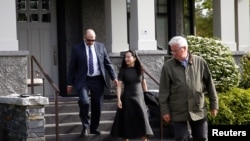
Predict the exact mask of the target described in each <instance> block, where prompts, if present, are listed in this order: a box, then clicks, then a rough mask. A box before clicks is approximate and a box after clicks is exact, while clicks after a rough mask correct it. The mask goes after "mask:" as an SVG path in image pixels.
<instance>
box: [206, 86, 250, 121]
mask: <svg viewBox="0 0 250 141" xmlns="http://www.w3.org/2000/svg"><path fill="white" fill-rule="evenodd" d="M218 98H219V110H218V115H217V116H216V117H212V116H211V115H210V112H209V113H208V123H209V124H213V125H250V89H241V88H232V89H231V90H229V91H227V92H224V93H219V94H218ZM206 100H207V102H208V99H206ZM208 104H209V102H208Z"/></svg>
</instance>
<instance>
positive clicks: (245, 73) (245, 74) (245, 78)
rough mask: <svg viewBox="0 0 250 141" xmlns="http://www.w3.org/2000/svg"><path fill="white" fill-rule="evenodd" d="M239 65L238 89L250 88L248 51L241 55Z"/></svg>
mask: <svg viewBox="0 0 250 141" xmlns="http://www.w3.org/2000/svg"><path fill="white" fill-rule="evenodd" d="M240 64H241V69H242V73H241V80H240V84H239V87H241V88H245V89H246V88H250V71H249V70H250V51H249V52H247V53H246V54H245V55H243V57H242V58H241V63H240Z"/></svg>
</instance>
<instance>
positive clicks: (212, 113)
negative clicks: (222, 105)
mask: <svg viewBox="0 0 250 141" xmlns="http://www.w3.org/2000/svg"><path fill="white" fill-rule="evenodd" d="M210 113H211V115H212V116H213V117H215V116H217V113H218V110H214V109H213V110H210Z"/></svg>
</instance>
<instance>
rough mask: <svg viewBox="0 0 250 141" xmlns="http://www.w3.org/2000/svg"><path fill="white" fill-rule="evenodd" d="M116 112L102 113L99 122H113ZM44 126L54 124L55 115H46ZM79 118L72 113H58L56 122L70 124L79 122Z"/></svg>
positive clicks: (76, 114) (75, 113)
mask: <svg viewBox="0 0 250 141" xmlns="http://www.w3.org/2000/svg"><path fill="white" fill-rule="evenodd" d="M115 114H116V111H102V112H101V121H102V120H113V119H114V117H115ZM90 116H91V113H90ZM45 121H46V124H53V123H55V114H46V115H45ZM80 121H81V120H80V117H79V113H78V112H74V113H59V114H58V122H59V123H70V122H80Z"/></svg>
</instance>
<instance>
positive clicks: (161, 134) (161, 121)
mask: <svg viewBox="0 0 250 141" xmlns="http://www.w3.org/2000/svg"><path fill="white" fill-rule="evenodd" d="M135 55H136V57H137V60H138V61H139V62H140V64H141V65H142V62H141V60H140V58H139V55H138V54H137V52H136V51H135ZM143 71H144V72H145V73H146V74H147V75H148V76H149V78H151V79H152V80H153V81H154V82H155V83H156V84H157V85H158V86H159V85H160V82H159V81H157V80H156V79H155V78H154V77H153V76H152V75H151V74H150V73H149V72H148V71H147V70H146V69H145V68H143ZM160 139H163V119H162V115H161V112H160Z"/></svg>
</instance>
